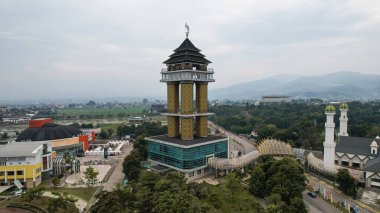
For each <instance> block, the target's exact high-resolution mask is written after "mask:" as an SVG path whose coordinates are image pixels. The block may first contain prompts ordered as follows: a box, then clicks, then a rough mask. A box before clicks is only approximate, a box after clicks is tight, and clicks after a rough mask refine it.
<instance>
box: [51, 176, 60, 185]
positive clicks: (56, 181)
mask: <svg viewBox="0 0 380 213" xmlns="http://www.w3.org/2000/svg"><path fill="white" fill-rule="evenodd" d="M51 183H52V184H53V186H54V187H57V186H58V185H59V184H60V183H61V180H60V179H59V178H58V177H53V178H52V179H51Z"/></svg>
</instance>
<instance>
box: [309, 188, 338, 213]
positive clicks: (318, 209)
mask: <svg viewBox="0 0 380 213" xmlns="http://www.w3.org/2000/svg"><path fill="white" fill-rule="evenodd" d="M302 196H303V199H304V201H305V202H306V206H307V207H308V209H309V212H310V213H325V212H328V213H339V212H340V211H338V209H336V208H334V207H333V206H332V205H330V204H327V203H326V202H325V201H323V200H322V199H320V198H319V197H316V198H312V197H310V196H309V195H308V194H307V191H304V192H303V193H302Z"/></svg>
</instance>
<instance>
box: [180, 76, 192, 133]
mask: <svg viewBox="0 0 380 213" xmlns="http://www.w3.org/2000/svg"><path fill="white" fill-rule="evenodd" d="M193 108H194V107H193V83H192V82H191V83H181V114H184V115H186V114H193V113H194V109H193ZM193 120H194V119H193V118H192V117H190V118H187V117H182V118H181V139H182V140H192V139H193V138H194V136H193V134H194V124H193Z"/></svg>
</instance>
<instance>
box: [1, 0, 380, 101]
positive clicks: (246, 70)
mask: <svg viewBox="0 0 380 213" xmlns="http://www.w3.org/2000/svg"><path fill="white" fill-rule="evenodd" d="M379 14H380V2H379V1H377V0H363V1H360V2H359V1H354V0H351V1H340V0H332V1H317V0H285V1H258V0H257V1H251V0H242V1H216V0H215V1H201V0H195V1H174V0H163V1H153V0H142V1H124V0H114V1H100V0H91V1H90V0H88V1H74V0H72V1H69V0H67V1H50V2H46V1H33V2H30V1H17V0H16V1H1V2H0V49H1V51H0V99H25V98H56V97H58V96H59V97H61V98H70V97H74V96H75V97H86V96H91V97H104V96H107V97H121V96H125V97H128V96H129V97H131V96H164V95H165V85H163V84H162V83H161V84H160V83H159V78H160V70H161V68H162V67H164V65H163V64H162V61H164V60H166V59H167V57H168V56H169V55H170V54H171V53H172V51H173V49H175V48H176V47H177V46H178V45H179V44H180V43H181V42H182V40H183V39H184V37H185V34H184V32H185V29H184V23H185V22H187V23H189V25H190V29H191V33H190V39H191V40H192V41H193V43H194V44H195V45H196V46H197V47H199V48H200V49H202V50H203V51H202V53H203V54H205V55H206V57H207V58H208V59H209V60H211V61H212V62H213V63H212V64H211V66H212V67H214V68H215V71H216V74H215V77H216V80H217V81H216V83H213V84H211V85H210V88H218V87H224V86H226V85H231V84H235V83H238V82H246V81H252V80H257V79H261V78H265V77H268V76H272V75H277V74H323V73H329V72H335V71H339V70H353V71H359V72H364V73H378V67H379V65H380V62H379V60H378V59H377V56H378V55H379V54H380V49H379V48H378V47H379V46H380V35H379V34H380V28H378V26H379V24H380V15H379ZM14 85H17V88H14ZM10 88H12V89H10ZM47 88H49V89H47Z"/></svg>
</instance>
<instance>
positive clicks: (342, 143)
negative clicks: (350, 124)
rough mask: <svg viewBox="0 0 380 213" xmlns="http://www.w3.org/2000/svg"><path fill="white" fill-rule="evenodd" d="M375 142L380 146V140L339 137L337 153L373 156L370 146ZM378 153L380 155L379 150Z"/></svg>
mask: <svg viewBox="0 0 380 213" xmlns="http://www.w3.org/2000/svg"><path fill="white" fill-rule="evenodd" d="M374 140H376V142H377V144H380V140H379V139H374V138H362V137H350V136H339V139H338V143H337V145H336V147H335V152H342V153H351V154H360V155H372V154H371V147H370V145H371V143H372V141H374ZM377 153H380V149H379V148H378V149H377ZM373 156H377V155H373Z"/></svg>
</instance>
